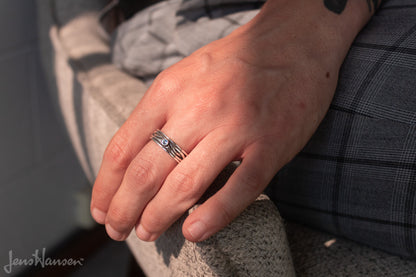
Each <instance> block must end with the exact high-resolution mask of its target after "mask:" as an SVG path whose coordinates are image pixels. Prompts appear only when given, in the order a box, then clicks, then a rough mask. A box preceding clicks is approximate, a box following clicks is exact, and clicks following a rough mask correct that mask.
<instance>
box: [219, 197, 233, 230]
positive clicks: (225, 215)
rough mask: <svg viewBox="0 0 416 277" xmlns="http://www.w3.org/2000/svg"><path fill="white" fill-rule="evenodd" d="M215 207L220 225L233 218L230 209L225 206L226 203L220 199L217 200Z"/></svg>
mask: <svg viewBox="0 0 416 277" xmlns="http://www.w3.org/2000/svg"><path fill="white" fill-rule="evenodd" d="M216 209H217V214H218V218H219V222H220V224H221V223H222V225H226V224H228V223H230V222H231V221H232V220H233V219H234V216H233V213H232V211H230V210H229V207H227V205H226V204H224V203H223V202H222V201H217V203H216Z"/></svg>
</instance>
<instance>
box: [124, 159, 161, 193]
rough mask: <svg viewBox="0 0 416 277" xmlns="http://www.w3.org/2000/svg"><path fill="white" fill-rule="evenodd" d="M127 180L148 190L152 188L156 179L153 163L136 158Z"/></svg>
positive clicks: (127, 173) (128, 172)
mask: <svg viewBox="0 0 416 277" xmlns="http://www.w3.org/2000/svg"><path fill="white" fill-rule="evenodd" d="M126 175H127V178H128V180H129V181H131V182H132V183H137V182H139V183H140V184H142V185H141V187H142V188H143V189H147V188H148V187H149V186H151V185H152V184H153V182H154V180H155V179H156V175H155V173H154V169H153V165H152V163H151V162H149V161H147V160H145V159H143V158H136V159H135V160H134V162H133V163H131V164H130V166H129V168H128V170H127V172H126Z"/></svg>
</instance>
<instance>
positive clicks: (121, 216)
mask: <svg viewBox="0 0 416 277" xmlns="http://www.w3.org/2000/svg"><path fill="white" fill-rule="evenodd" d="M107 220H108V223H110V225H111V226H112V227H113V228H115V229H116V230H117V231H120V232H126V231H129V230H130V229H131V228H132V226H133V225H134V223H135V218H134V217H133V216H132V215H130V214H129V213H127V212H126V211H125V210H124V209H122V208H120V207H112V208H111V209H110V210H109V211H108V215H107Z"/></svg>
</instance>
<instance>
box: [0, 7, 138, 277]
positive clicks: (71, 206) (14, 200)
mask: <svg viewBox="0 0 416 277" xmlns="http://www.w3.org/2000/svg"><path fill="white" fill-rule="evenodd" d="M0 41H1V43H0V220H1V223H0V224H1V225H0V226H1V227H0V265H1V267H0V276H125V275H126V274H127V267H128V264H129V259H130V254H129V251H128V249H127V247H126V246H125V244H124V243H116V242H112V241H110V240H109V239H108V237H107V236H106V235H105V233H104V230H103V228H102V227H101V226H97V225H95V224H94V222H93V221H92V219H91V217H90V214H89V198H90V190H91V185H90V183H89V182H88V181H87V178H86V177H85V175H84V173H83V172H82V169H81V167H80V165H79V162H78V160H77V158H76V156H75V154H74V151H73V149H72V146H71V144H70V142H69V139H68V135H67V133H66V131H65V129H64V127H63V124H62V119H61V118H60V116H59V113H57V111H56V109H55V107H54V106H53V105H52V101H51V100H50V95H49V92H48V86H47V85H46V81H45V76H44V74H43V71H42V67H41V63H40V55H39V46H38V32H37V18H36V1H31V0H1V1H0ZM42 249H46V257H51V258H52V257H54V258H59V257H60V258H82V259H83V261H84V262H83V265H82V266H80V267H76V268H74V267H72V268H70V267H59V268H58V267H55V268H54V267H47V268H44V269H42V268H41V267H40V266H36V267H35V266H24V265H19V266H13V267H12V272H11V273H10V274H8V273H7V272H6V271H5V270H4V269H5V268H4V267H5V266H7V265H8V264H10V253H12V256H13V258H19V259H30V258H31V257H32V255H33V254H34V253H35V251H36V250H38V251H40V252H42Z"/></svg>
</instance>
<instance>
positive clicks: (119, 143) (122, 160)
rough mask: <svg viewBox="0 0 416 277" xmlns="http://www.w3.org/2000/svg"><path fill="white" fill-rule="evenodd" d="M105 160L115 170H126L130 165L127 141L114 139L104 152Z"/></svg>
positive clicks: (118, 138)
mask: <svg viewBox="0 0 416 277" xmlns="http://www.w3.org/2000/svg"><path fill="white" fill-rule="evenodd" d="M104 159H105V160H108V161H110V162H111V164H112V165H113V166H114V167H115V168H118V169H126V168H127V167H128V165H129V163H130V155H129V153H128V151H127V143H126V141H125V140H123V139H120V137H114V139H113V140H111V142H110V144H109V145H108V146H107V148H106V150H105V152H104Z"/></svg>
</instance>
